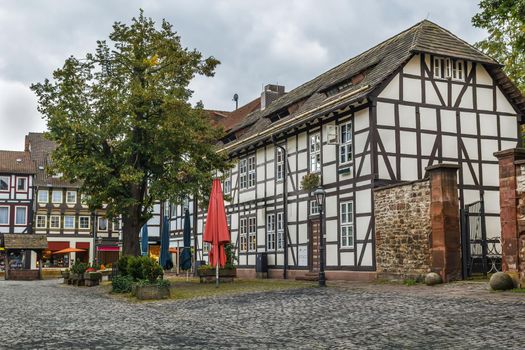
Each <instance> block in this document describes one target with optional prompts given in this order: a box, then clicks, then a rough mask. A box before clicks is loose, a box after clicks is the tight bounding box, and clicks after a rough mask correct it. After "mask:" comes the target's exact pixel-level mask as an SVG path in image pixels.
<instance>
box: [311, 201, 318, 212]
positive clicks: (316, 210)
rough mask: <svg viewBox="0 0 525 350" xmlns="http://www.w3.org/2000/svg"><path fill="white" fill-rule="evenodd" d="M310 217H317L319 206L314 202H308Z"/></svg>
mask: <svg viewBox="0 0 525 350" xmlns="http://www.w3.org/2000/svg"><path fill="white" fill-rule="evenodd" d="M310 215H319V204H317V201H316V200H313V201H310Z"/></svg>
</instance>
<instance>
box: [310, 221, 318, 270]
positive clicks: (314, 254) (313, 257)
mask: <svg viewBox="0 0 525 350" xmlns="http://www.w3.org/2000/svg"><path fill="white" fill-rule="evenodd" d="M319 243H320V237H319V220H310V249H309V254H308V255H309V257H308V262H309V267H310V271H312V272H317V271H319V262H320V261H321V254H320V252H319Z"/></svg>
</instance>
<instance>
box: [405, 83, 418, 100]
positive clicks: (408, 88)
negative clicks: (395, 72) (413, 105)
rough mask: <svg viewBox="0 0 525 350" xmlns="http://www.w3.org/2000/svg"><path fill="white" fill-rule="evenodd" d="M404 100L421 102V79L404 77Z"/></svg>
mask: <svg viewBox="0 0 525 350" xmlns="http://www.w3.org/2000/svg"><path fill="white" fill-rule="evenodd" d="M403 100H404V101H410V102H421V80H420V79H412V78H403Z"/></svg>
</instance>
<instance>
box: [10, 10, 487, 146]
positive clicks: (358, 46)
mask: <svg viewBox="0 0 525 350" xmlns="http://www.w3.org/2000/svg"><path fill="white" fill-rule="evenodd" d="M478 1H479V0H461V1H457V0H440V1H435V0H430V1H427V0H383V1H380V0H366V1H363V0H323V1H321V0H218V1H212V0H206V1H205V0H169V1H168V0H142V1H141V0H89V1H88V0H0V149H10V150H21V149H23V144H24V135H25V134H27V133H28V132H29V131H43V130H45V121H44V120H43V119H42V117H41V115H40V114H39V113H38V111H37V105H36V98H35V96H34V94H33V93H32V92H31V91H30V90H29V86H30V84H31V83H34V82H40V81H43V80H44V79H45V78H48V77H50V76H51V74H52V72H53V70H54V69H56V68H57V67H60V66H61V65H62V63H63V61H64V59H65V58H67V57H68V56H70V55H74V56H77V57H80V56H84V55H85V54H86V53H87V52H92V51H93V49H94V47H95V41H96V40H98V39H105V38H107V36H108V34H109V33H110V31H111V25H112V23H113V22H115V21H121V22H128V23H129V21H130V19H131V18H132V17H133V16H136V15H137V14H138V11H139V8H143V9H144V11H145V14H146V16H149V17H152V18H154V19H155V20H157V21H160V20H161V19H162V18H166V19H167V20H168V21H169V22H171V23H172V24H173V25H174V28H175V30H177V31H178V33H179V34H180V35H181V37H182V41H183V44H184V45H185V46H187V47H189V48H197V49H198V50H200V51H201V52H203V53H204V54H205V55H208V56H209V55H213V56H215V57H216V58H218V59H219V60H220V61H221V65H220V66H219V67H218V69H217V71H216V75H215V77H214V78H197V79H196V80H195V81H194V82H193V83H192V88H193V90H195V94H194V100H195V101H198V100H202V101H203V102H204V105H205V107H206V108H210V109H222V110H231V109H232V108H234V102H232V96H233V94H234V93H238V94H239V97H240V104H243V103H246V102H248V101H250V100H251V99H253V98H254V97H256V96H257V95H259V94H260V92H261V89H262V87H263V85H265V84H268V83H279V84H282V85H285V87H286V90H287V91H288V90H290V89H291V88H294V87H296V86H298V85H300V84H301V83H303V82H305V81H308V80H310V79H312V78H314V77H315V76H316V75H318V74H320V73H322V72H324V71H326V70H327V69H329V68H331V67H333V66H335V65H337V64H339V63H341V62H343V61H345V60H347V59H348V58H350V57H352V56H355V55H356V54H358V53H360V52H362V51H364V50H366V49H368V48H370V47H372V46H373V45H375V44H377V43H379V42H380V41H383V40H384V39H387V38H388V37H390V36H392V35H395V34H397V33H398V32H400V31H402V30H404V29H406V28H408V27H410V26H412V25H413V24H415V23H416V22H418V21H420V20H422V19H425V18H428V19H430V20H432V21H434V22H436V23H438V24H439V25H441V26H444V27H445V28H447V29H449V30H451V31H452V32H453V33H455V34H456V35H458V36H460V37H461V38H463V39H464V40H466V41H468V42H470V43H474V42H476V41H478V40H480V39H482V38H483V37H484V36H485V35H486V33H484V32H483V31H481V30H479V29H476V28H473V27H472V25H471V23H470V18H471V17H472V15H474V14H475V13H476V12H477V3H478Z"/></svg>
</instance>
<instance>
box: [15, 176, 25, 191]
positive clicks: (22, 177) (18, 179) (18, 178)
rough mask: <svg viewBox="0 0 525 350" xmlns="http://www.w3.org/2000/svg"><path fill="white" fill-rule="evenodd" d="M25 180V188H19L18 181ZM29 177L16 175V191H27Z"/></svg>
mask: <svg viewBox="0 0 525 350" xmlns="http://www.w3.org/2000/svg"><path fill="white" fill-rule="evenodd" d="M20 180H23V181H24V188H22V189H19V188H18V181H20ZM27 182H28V179H27V177H25V176H17V177H16V192H27V186H28V183H27Z"/></svg>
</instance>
